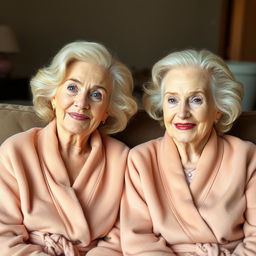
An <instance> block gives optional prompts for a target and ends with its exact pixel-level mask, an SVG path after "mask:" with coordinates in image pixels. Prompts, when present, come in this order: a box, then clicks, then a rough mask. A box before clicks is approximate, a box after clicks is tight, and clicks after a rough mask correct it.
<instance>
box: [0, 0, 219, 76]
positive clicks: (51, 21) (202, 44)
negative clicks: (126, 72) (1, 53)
mask: <svg viewBox="0 0 256 256" xmlns="http://www.w3.org/2000/svg"><path fill="white" fill-rule="evenodd" d="M221 1H222V0H126V1H125V0H90V1H89V0H73V1H66V0H42V1H38V0H3V1H1V16H0V24H8V25H10V26H12V28H13V29H14V30H15V32H16V33H17V37H18V41H19V44H20V48H21V51H20V53H19V55H18V56H17V57H16V66H15V70H14V76H31V75H32V74H33V73H34V72H35V71H36V70H37V69H38V68H39V67H41V66H42V65H45V64H47V63H48V62H49V60H50V58H51V57H52V56H53V55H54V54H55V53H56V51H57V50H59V49H60V47H62V46H63V45H64V44H66V43H68V42H71V41H73V40H78V39H84V40H90V41H98V42H102V43H103V44H104V45H105V46H107V47H108V48H110V49H111V50H112V51H113V52H115V53H116V55H117V56H119V58H120V59H121V60H122V61H123V62H125V63H126V64H128V65H129V66H130V67H132V66H134V67H136V68H143V67H149V68H150V67H151V66H152V64H153V63H154V62H155V61H156V60H158V59H159V58H161V57H163V56H164V55H166V54H167V53H169V52H170V51H172V50H175V49H182V48H185V47H194V48H208V49H209V50H212V51H213V52H217V50H218V44H219V30H220V24H219V23H220V7H221Z"/></svg>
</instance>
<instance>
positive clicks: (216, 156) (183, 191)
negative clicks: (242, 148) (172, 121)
mask: <svg viewBox="0 0 256 256" xmlns="http://www.w3.org/2000/svg"><path fill="white" fill-rule="evenodd" d="M159 152H160V155H159V158H158V159H159V163H158V164H159V166H160V175H161V178H162V181H163V184H164V189H165V191H166V194H167V196H168V199H169V202H170V210H171V211H172V213H173V214H174V215H175V217H176V219H177V221H178V223H179V224H180V226H181V227H182V229H183V231H184V232H185V233H186V234H187V236H188V237H189V238H190V239H191V242H192V243H196V242H197V241H199V240H200V241H201V242H205V243H206V242H208V241H209V240H210V241H216V242H217V240H216V238H215V236H214V234H213V232H212V231H211V229H210V227H209V226H208V225H207V223H206V222H205V221H204V220H203V218H202V217H201V215H200V211H199V210H200V206H201V205H202V204H203V203H204V200H205V199H206V197H207V195H208V193H209V191H210V189H211V186H212V184H213V182H214V179H215V177H216V174H217V172H218V170H219V168H220V164H221V160H222V156H223V142H222V140H221V139H218V137H217V135H216V132H215V131H214V130H213V131H212V133H211V136H210V138H209V140H208V142H207V144H206V146H205V148H204V150H203V152H202V155H201V157H200V159H199V162H198V165H197V168H196V175H195V177H194V180H193V181H192V183H191V186H190V187H189V186H188V184H187V182H186V179H185V174H184V171H183V167H182V164H181V161H180V155H179V152H178V150H177V148H176V145H175V143H174V142H173V140H172V139H171V137H169V135H168V134H167V132H166V133H165V135H164V137H163V140H162V141H161V143H160V148H159ZM204 237H205V241H202V238H204Z"/></svg>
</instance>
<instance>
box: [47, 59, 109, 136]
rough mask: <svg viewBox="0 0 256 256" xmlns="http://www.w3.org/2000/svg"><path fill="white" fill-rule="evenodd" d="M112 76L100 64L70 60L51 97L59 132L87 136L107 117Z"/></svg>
mask: <svg viewBox="0 0 256 256" xmlns="http://www.w3.org/2000/svg"><path fill="white" fill-rule="evenodd" d="M111 83H112V80H111V77H110V75H109V73H108V72H107V70H106V69H104V68H103V67H101V66H98V65H95V64H90V63H87V62H82V61H75V62H72V63H71V64H70V65H69V66H68V68H67V72H66V75H65V78H64V80H63V82H62V83H61V84H60V85H59V87H58V89H57V92H56V95H55V96H54V97H53V98H52V101H51V102H52V105H53V106H54V108H55V114H56V120H57V127H58V132H59V135H60V133H65V134H66V133H68V134H71V135H74V134H85V135H90V134H91V133H92V132H93V131H94V130H95V129H97V127H98V126H99V124H100V123H101V122H102V121H105V120H106V119H107V117H108V106H109V99H110V95H111V87H112V86H111Z"/></svg>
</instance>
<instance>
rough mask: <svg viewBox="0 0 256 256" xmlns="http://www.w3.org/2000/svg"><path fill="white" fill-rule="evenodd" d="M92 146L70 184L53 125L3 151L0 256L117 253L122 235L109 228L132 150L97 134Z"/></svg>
mask: <svg viewBox="0 0 256 256" xmlns="http://www.w3.org/2000/svg"><path fill="white" fill-rule="evenodd" d="M90 144H91V152H90V155H89V157H88V159H87V160H86V162H85V164H84V166H83V168H82V169H81V171H80V173H79V175H78V177H77V178H76V180H75V182H74V184H73V185H71V184H70V180H69V177H68V174H67V171H66V169H65V165H64V162H63V161H62V158H61V155H60V153H59V150H58V139H57V137H56V123H55V121H53V122H51V123H50V124H49V125H48V126H46V127H45V128H43V129H42V128H33V129H31V130H29V131H26V132H24V133H20V134H17V135H14V136H12V137H11V138H9V139H8V140H6V141H5V143H4V144H3V145H2V146H1V148H0V255H1V256H7V255H8V256H14V255H15V256H28V255H33V256H34V255H40V256H43V255H65V256H78V255H90V256H92V255H95V256H96V255H97V256H101V255H104V256H106V255H107V256H110V255H120V253H118V248H120V243H119V232H118V229H117V228H113V229H112V227H113V226H114V224H115V221H116V219H117V216H118V212H119V206H120V205H119V203H120V200H121V195H122V190H123V182H124V171H125V168H126V160H127V155H128V148H127V147H126V146H125V145H124V144H122V143H121V142H119V141H117V140H115V139H112V138H110V137H107V136H101V135H100V133H99V132H98V131H97V130H96V131H95V132H94V133H93V134H92V135H91V138H90ZM111 229H112V231H111V232H110V230H111ZM109 232H110V233H109ZM108 233H109V234H108ZM100 238H104V239H102V240H103V241H102V242H99V244H98V246H97V242H98V240H100ZM96 246H97V247H96ZM92 248H93V249H92ZM88 251H89V252H88Z"/></svg>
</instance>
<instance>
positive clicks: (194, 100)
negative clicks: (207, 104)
mask: <svg viewBox="0 0 256 256" xmlns="http://www.w3.org/2000/svg"><path fill="white" fill-rule="evenodd" d="M192 102H193V103H196V104H202V103H203V100H202V98H200V97H194V98H193V99H192Z"/></svg>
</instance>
